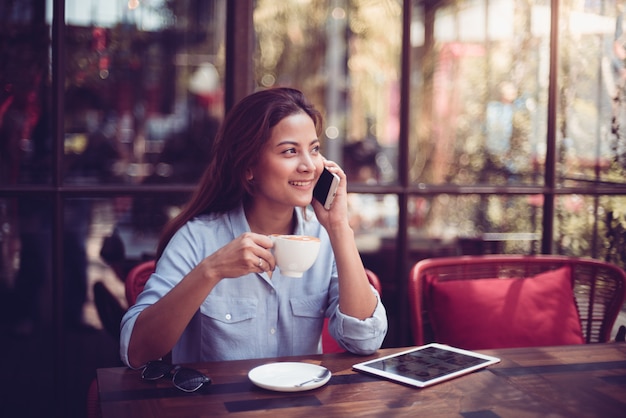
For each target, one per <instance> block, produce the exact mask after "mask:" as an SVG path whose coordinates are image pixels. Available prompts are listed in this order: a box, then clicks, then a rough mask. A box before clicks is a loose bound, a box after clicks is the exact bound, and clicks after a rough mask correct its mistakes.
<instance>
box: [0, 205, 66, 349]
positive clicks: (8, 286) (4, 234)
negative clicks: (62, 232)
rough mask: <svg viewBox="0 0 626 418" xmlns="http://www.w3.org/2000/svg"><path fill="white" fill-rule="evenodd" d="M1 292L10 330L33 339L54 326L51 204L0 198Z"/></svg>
mask: <svg viewBox="0 0 626 418" xmlns="http://www.w3.org/2000/svg"><path fill="white" fill-rule="evenodd" d="M0 225H1V226H2V229H1V230H0V293H1V294H2V299H3V301H4V302H3V303H7V304H8V306H4V309H5V310H4V312H6V314H7V317H5V318H4V320H5V321H6V324H8V326H9V327H10V330H11V331H12V332H13V333H14V334H16V335H19V336H22V337H26V336H30V335H31V334H32V333H33V332H34V331H35V328H36V327H48V326H51V325H52V324H51V320H52V317H53V315H52V292H50V291H49V289H50V288H49V286H50V284H51V282H52V256H53V248H54V246H53V244H52V201H51V200H50V199H46V198H38V197H20V198H15V199H0Z"/></svg>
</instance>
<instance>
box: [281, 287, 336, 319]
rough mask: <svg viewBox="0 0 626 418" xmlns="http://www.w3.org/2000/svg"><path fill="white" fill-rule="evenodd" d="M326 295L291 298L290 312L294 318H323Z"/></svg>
mask: <svg viewBox="0 0 626 418" xmlns="http://www.w3.org/2000/svg"><path fill="white" fill-rule="evenodd" d="M327 301H328V294H327V293H321V294H319V295H314V296H306V297H299V298H291V299H290V301H289V302H290V304H291V311H292V313H293V315H294V316H295V317H300V318H323V317H324V312H325V311H326V305H327Z"/></svg>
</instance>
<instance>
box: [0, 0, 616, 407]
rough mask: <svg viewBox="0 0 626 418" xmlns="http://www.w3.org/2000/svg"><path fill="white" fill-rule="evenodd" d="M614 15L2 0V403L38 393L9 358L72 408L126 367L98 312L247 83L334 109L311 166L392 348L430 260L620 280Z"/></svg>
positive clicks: (331, 1)
mask: <svg viewBox="0 0 626 418" xmlns="http://www.w3.org/2000/svg"><path fill="white" fill-rule="evenodd" d="M622 19H623V2H622V1H621V0H594V1H591V0H587V1H577V2H574V1H569V0H524V1H522V0H406V1H401V0H284V1H280V2H277V1H272V0H257V1H254V0H236V1H234V0H233V1H227V0H179V1H172V0H112V1H107V2H102V1H96V0H80V1H79V0H54V1H53V0H21V1H16V0H0V23H1V24H0V295H1V300H0V302H1V305H2V308H1V309H2V315H1V317H2V333H3V335H6V336H7V341H10V343H9V344H2V345H3V346H4V347H3V350H4V351H3V352H2V354H3V355H2V358H3V362H6V363H7V364H6V366H7V367H8V368H10V370H11V373H10V374H11V376H14V378H15V380H14V381H12V382H10V385H11V387H12V390H13V392H11V391H9V390H10V389H11V388H9V389H7V391H9V392H7V391H4V390H2V391H0V392H1V393H2V395H0V396H2V397H4V399H3V400H2V398H0V400H2V402H6V405H8V406H9V407H10V406H15V405H16V404H17V403H18V402H19V401H21V400H22V397H23V396H25V395H16V396H15V397H14V396H12V395H7V394H8V393H14V392H15V387H16V386H17V387H26V388H31V387H32V385H33V383H32V381H31V380H30V379H28V378H27V377H25V376H24V373H22V368H21V366H22V365H23V364H24V363H26V362H32V361H33V358H37V360H36V361H37V362H38V363H37V364H39V362H40V363H42V364H43V366H42V367H41V369H40V370H39V372H40V375H39V378H38V379H37V380H38V381H39V383H37V384H36V387H40V386H41V387H42V388H44V389H42V390H44V391H46V390H47V391H50V393H49V394H48V396H52V395H56V396H55V397H51V398H48V399H49V401H50V402H49V403H51V404H52V405H48V406H49V408H52V409H48V410H54V411H61V412H59V415H58V416H80V414H81V412H82V409H81V408H82V406H81V405H82V404H80V402H81V401H82V399H84V393H83V392H86V388H87V385H88V383H89V379H90V378H92V377H93V376H95V368H96V367H105V366H111V365H115V364H117V361H118V359H117V346H116V344H117V343H116V340H115V330H114V328H115V323H113V324H111V323H107V321H108V320H109V319H110V318H111V317H113V318H114V317H115V310H116V309H122V310H123V309H125V308H126V306H125V303H126V302H125V300H126V299H125V297H124V278H125V276H126V274H127V273H128V272H129V270H130V269H131V268H132V267H134V266H135V265H137V264H138V263H140V262H141V261H144V260H148V259H151V258H153V257H154V253H155V250H156V241H157V239H158V235H159V232H160V230H161V228H162V226H163V224H164V223H165V222H166V221H167V220H168V219H169V218H171V217H172V216H173V215H175V214H176V213H177V211H178V210H179V209H180V206H181V205H182V204H183V203H184V202H185V201H186V199H187V197H188V195H189V193H190V192H191V190H193V186H194V184H195V182H196V181H197V179H198V178H199V176H200V174H201V173H202V171H203V169H204V166H205V164H206V162H207V160H208V158H209V154H208V153H209V149H210V146H211V141H212V139H213V136H214V135H215V132H216V130H217V128H218V126H219V124H220V122H221V120H222V118H223V116H224V114H225V112H227V111H228V109H230V108H231V107H232V105H233V104H234V103H235V102H236V101H238V100H239V99H240V98H242V97H244V96H245V95H247V94H249V93H251V92H253V91H255V90H259V89H264V88H269V87H274V86H290V87H295V88H298V89H300V90H302V91H304V93H305V94H306V95H307V97H308V98H309V99H310V100H311V101H312V102H313V103H314V104H315V105H316V106H317V107H318V108H319V109H320V110H321V111H322V113H323V115H324V118H325V130H324V136H323V138H322V145H323V153H324V154H325V156H326V157H327V158H329V159H332V160H335V161H337V162H338V163H339V164H341V165H342V166H343V167H344V168H345V170H346V172H347V174H348V179H349V192H350V211H351V212H350V213H351V215H350V216H351V222H352V225H353V228H354V229H355V231H356V233H357V240H358V244H359V247H360V250H361V254H362V257H363V260H364V263H365V265H366V267H368V268H369V269H371V270H373V271H374V272H375V273H376V274H377V275H378V276H379V277H380V279H381V282H382V287H383V301H384V302H385V304H386V306H387V307H388V313H389V319H390V330H389V335H388V337H387V339H386V341H385V345H386V346H401V345H408V344H410V343H411V340H410V333H409V331H408V330H409V328H408V316H407V315H406V312H407V300H406V298H405V295H406V278H407V273H408V269H409V268H410V266H411V265H412V264H413V263H415V262H416V261H418V260H420V259H423V258H428V257H437V256H446V255H461V254H490V253H503V254H538V253H553V254H562V255H572V256H587V257H593V258H598V259H603V260H607V261H611V262H613V263H615V264H617V265H619V266H621V267H622V268H623V267H624V266H625V264H626V244H625V240H626V229H625V228H626V185H625V180H624V178H625V177H624V174H625V171H626V143H625V139H624V127H623V126H622V123H625V122H626V119H625V117H624V116H625V113H626V112H625V110H624V103H623V99H624V81H625V80H626V70H625V69H624V68H625V67H624V59H625V58H626V50H625V48H624V47H625V46H626V39H625V38H626V36H624V34H623V23H622ZM112 312H113V313H112ZM107 318H108V319H107ZM85 335H87V336H88V337H87V338H85ZM3 340H4V338H3ZM29 341H30V342H32V341H36V342H37V343H36V344H34V345H33V344H29V343H27V342H29ZM85 353H98V355H99V356H97V357H96V358H91V357H89V356H87V354H85ZM16 359H21V360H20V361H16ZM5 370H6V368H5ZM59 382H61V384H56V383H59ZM6 383H7V382H5V384H6ZM17 392H18V393H22V394H23V393H24V392H23V391H21V390H18V391H17ZM76 399H78V400H79V401H76ZM44 404H45V403H44ZM39 407H40V406H38V405H30V406H28V408H33V410H32V411H33V415H32V416H37V413H36V412H37V411H39V410H38V409H37V408H39ZM9 410H10V409H9ZM26 411H27V412H28V411H29V410H26ZM24 416H30V415H29V414H28V413H26V415H24Z"/></svg>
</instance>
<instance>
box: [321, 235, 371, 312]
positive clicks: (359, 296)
mask: <svg viewBox="0 0 626 418" xmlns="http://www.w3.org/2000/svg"><path fill="white" fill-rule="evenodd" d="M328 233H329V236H330V241H331V245H332V247H333V252H334V254H335V261H336V263H337V273H338V276H339V309H340V310H341V312H342V313H344V314H345V315H349V316H352V317H354V318H358V319H365V318H369V317H370V316H371V315H372V313H373V312H374V310H375V309H376V303H377V300H376V296H374V294H373V293H372V290H371V286H370V284H369V281H368V279H367V275H366V274H365V268H364V266H363V262H362V260H361V256H360V254H359V250H358V248H357V246H356V242H355V240H354V231H352V229H351V228H350V227H349V226H348V225H347V224H346V225H341V226H339V227H337V228H331V230H330V231H328Z"/></svg>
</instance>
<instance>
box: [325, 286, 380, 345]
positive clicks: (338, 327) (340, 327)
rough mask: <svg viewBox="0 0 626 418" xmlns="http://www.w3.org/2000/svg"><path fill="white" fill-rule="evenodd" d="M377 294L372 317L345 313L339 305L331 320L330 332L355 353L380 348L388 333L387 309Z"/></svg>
mask: <svg viewBox="0 0 626 418" xmlns="http://www.w3.org/2000/svg"><path fill="white" fill-rule="evenodd" d="M372 292H374V293H375V294H376V299H377V303H376V309H375V310H374V313H373V314H372V316H371V317H369V318H366V319H363V320H361V319H358V318H354V317H352V316H348V315H345V314H343V313H342V312H341V310H340V309H339V307H337V308H336V310H335V318H334V320H332V319H331V321H330V328H329V331H330V334H331V335H332V336H333V337H334V338H335V339H336V340H337V342H339V344H340V345H341V346H343V348H345V349H346V350H348V351H350V352H351V353H354V354H359V355H369V354H372V353H374V352H376V350H378V349H379V348H380V347H381V346H382V343H383V340H384V339H385V336H386V335H387V311H386V310H385V306H384V305H383V304H382V302H381V301H380V295H379V294H378V292H376V290H374V289H373V288H372Z"/></svg>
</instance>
